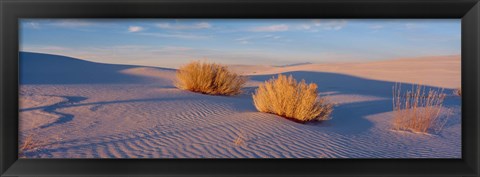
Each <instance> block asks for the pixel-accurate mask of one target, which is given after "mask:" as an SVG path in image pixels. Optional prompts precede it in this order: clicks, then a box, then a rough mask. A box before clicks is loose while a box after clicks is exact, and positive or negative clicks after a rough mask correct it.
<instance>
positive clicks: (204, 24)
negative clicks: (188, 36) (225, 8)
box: [155, 22, 212, 30]
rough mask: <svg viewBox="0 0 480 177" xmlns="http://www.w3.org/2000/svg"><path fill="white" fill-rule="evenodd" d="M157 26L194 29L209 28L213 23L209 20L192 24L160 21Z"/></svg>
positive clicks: (161, 27) (173, 28)
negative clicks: (208, 21)
mask: <svg viewBox="0 0 480 177" xmlns="http://www.w3.org/2000/svg"><path fill="white" fill-rule="evenodd" d="M155 26H157V27H158V28H160V29H172V30H193V29H208V28H211V27H212V25H211V24H210V23H207V22H200V23H194V24H190V25H186V24H171V23H158V24H156V25H155Z"/></svg>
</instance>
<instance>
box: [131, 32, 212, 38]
mask: <svg viewBox="0 0 480 177" xmlns="http://www.w3.org/2000/svg"><path fill="white" fill-rule="evenodd" d="M137 34H139V35H144V36H153V37H160V38H178V39H207V38H209V37H210V36H204V35H195V34H184V33H175V34H167V33H137Z"/></svg>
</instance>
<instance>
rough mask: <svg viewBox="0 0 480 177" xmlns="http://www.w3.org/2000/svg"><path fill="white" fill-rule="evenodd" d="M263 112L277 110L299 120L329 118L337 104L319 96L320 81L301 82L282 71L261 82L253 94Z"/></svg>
mask: <svg viewBox="0 0 480 177" xmlns="http://www.w3.org/2000/svg"><path fill="white" fill-rule="evenodd" d="M253 102H254V104H255V107H256V108H257V110H258V111H260V112H266V113H271V114H276V115H279V116H282V117H285V118H289V119H293V120H296V121H299V122H307V121H311V120H326V119H328V118H329V116H330V113H331V112H332V110H333V104H331V103H328V101H327V100H326V99H325V98H321V97H319V96H318V92H317V85H316V84H315V83H310V84H307V83H305V80H302V81H300V82H297V81H296V80H295V79H294V78H293V77H292V75H290V76H288V77H287V76H285V75H282V74H279V75H278V77H277V78H276V79H275V78H272V79H270V80H268V81H265V83H264V84H261V85H260V86H259V87H258V89H257V90H256V91H255V93H254V95H253Z"/></svg>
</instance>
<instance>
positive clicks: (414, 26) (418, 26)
mask: <svg viewBox="0 0 480 177" xmlns="http://www.w3.org/2000/svg"><path fill="white" fill-rule="evenodd" d="M425 27H426V26H424V25H421V24H417V23H406V24H405V29H407V30H416V29H422V28H425Z"/></svg>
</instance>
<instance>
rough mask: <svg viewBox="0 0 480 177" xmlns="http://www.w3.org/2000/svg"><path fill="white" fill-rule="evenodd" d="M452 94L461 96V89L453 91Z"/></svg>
mask: <svg viewBox="0 0 480 177" xmlns="http://www.w3.org/2000/svg"><path fill="white" fill-rule="evenodd" d="M453 94H454V95H457V96H462V88H458V89H455V90H453Z"/></svg>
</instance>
